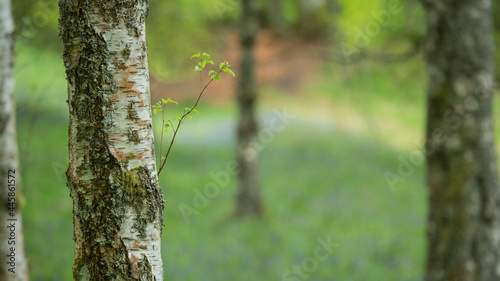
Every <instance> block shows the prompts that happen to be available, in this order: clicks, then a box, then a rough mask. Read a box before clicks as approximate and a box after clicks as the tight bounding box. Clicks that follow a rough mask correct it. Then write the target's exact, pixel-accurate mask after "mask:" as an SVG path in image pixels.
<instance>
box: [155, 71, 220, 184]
mask: <svg viewBox="0 0 500 281" xmlns="http://www.w3.org/2000/svg"><path fill="white" fill-rule="evenodd" d="M223 70H224V68H222V69H220V70H219V72H217V73H218V74H220V73H221V72H222V71H223ZM212 81H214V79H213V78H211V79H210V81H208V83H207V84H206V85H205V87H203V89H201V92H200V94H199V95H198V98H197V99H196V102H195V104H194V105H193V106H192V107H191V108H190V109H189V110H188V111H187V112H186V113H184V114H183V115H182V116H181V118H180V119H179V121H178V123H177V127H176V128H175V130H174V136H173V137H172V140H171V141H170V145H169V146H168V150H167V153H166V154H165V158H163V162H162V163H161V166H160V169H159V170H158V175H160V173H161V171H162V170H163V166H165V163H166V162H167V158H168V155H169V154H170V150H171V149H172V146H173V145H174V141H175V137H176V136H177V132H178V131H179V127H180V126H181V124H182V122H184V119H186V117H188V116H189V114H190V113H191V112H193V110H194V109H195V107H196V106H197V105H198V102H199V101H200V99H201V96H202V95H203V93H204V92H205V90H206V89H207V87H208V86H209V85H210V84H211V83H212ZM200 88H201V87H200ZM162 137H163V134H162ZM160 155H161V154H160ZM160 159H161V158H160ZM160 161H161V160H160Z"/></svg>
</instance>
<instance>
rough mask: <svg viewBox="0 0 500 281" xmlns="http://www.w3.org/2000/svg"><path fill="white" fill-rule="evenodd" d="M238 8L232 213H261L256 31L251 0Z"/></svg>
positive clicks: (249, 214)
mask: <svg viewBox="0 0 500 281" xmlns="http://www.w3.org/2000/svg"><path fill="white" fill-rule="evenodd" d="M241 3H242V5H241V7H242V10H241V28H240V37H241V49H242V61H241V69H240V75H239V77H240V81H239V84H238V104H239V108H240V120H239V124H238V149H237V161H238V165H239V172H238V177H239V192H238V196H237V205H236V215H237V216H242V217H245V216H250V217H251V216H254V217H259V216H261V215H262V203H261V198H260V187H259V181H258V176H257V154H258V151H257V147H256V145H255V142H256V141H257V130H258V124H257V119H256V117H255V103H256V100H257V86H256V84H255V78H254V57H253V46H254V41H255V37H256V35H257V32H258V22H257V18H256V15H255V6H254V5H255V1H252V0H242V2H241Z"/></svg>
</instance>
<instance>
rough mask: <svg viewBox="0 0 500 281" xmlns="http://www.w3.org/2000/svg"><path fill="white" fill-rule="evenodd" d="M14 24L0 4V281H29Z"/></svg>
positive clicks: (4, 1) (2, 0) (6, 1)
mask: <svg viewBox="0 0 500 281" xmlns="http://www.w3.org/2000/svg"><path fill="white" fill-rule="evenodd" d="M13 94H14V22H13V20H12V14H11V2H10V0H0V182H1V187H2V188H1V189H0V201H1V202H2V209H1V211H0V221H1V223H2V230H1V231H0V241H1V242H0V243H1V245H0V255H1V257H2V258H1V259H0V261H1V262H0V280H6V281H7V280H8V281H25V280H29V274H28V264H27V263H28V262H27V259H26V256H25V252H24V237H23V228H22V226H23V221H22V216H21V209H22V204H21V193H20V190H19V187H20V186H19V152H18V148H17V140H16V106H15V104H14V97H13Z"/></svg>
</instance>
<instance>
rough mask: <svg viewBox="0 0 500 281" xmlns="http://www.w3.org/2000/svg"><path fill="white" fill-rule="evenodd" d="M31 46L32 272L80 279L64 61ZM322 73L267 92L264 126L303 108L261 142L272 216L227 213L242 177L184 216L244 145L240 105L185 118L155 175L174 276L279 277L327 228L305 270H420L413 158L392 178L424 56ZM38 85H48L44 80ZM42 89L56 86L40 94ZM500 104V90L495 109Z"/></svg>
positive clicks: (25, 130) (410, 126)
mask: <svg viewBox="0 0 500 281" xmlns="http://www.w3.org/2000/svg"><path fill="white" fill-rule="evenodd" d="M30 51H33V50H26V49H24V50H21V52H20V57H21V58H20V59H18V61H28V60H29V59H38V60H39V61H38V62H37V63H36V64H34V65H33V66H34V67H35V69H31V67H30V66H27V68H25V69H24V70H23V71H24V73H26V74H27V75H28V74H29V75H31V76H28V77H32V78H30V79H31V80H30V81H26V83H24V85H20V84H23V83H21V80H20V79H18V82H17V85H18V88H17V92H16V95H17V97H18V116H19V117H18V140H19V144H20V149H21V169H20V170H21V175H22V184H23V188H24V193H25V197H26V201H27V204H26V208H25V209H24V216H25V221H24V222H25V231H26V233H25V239H26V242H25V243H26V251H27V255H28V258H29V259H30V264H31V276H32V280H34V281H41V280H51V281H57V280H71V266H72V262H73V241H72V202H71V199H70V197H69V191H68V189H67V187H66V186H65V177H64V169H65V167H66V165H67V116H66V115H67V112H66V109H65V102H64V100H65V99H66V97H65V85H64V76H63V75H64V74H63V73H64V72H63V69H62V66H61V65H59V67H60V71H61V72H52V71H41V72H37V71H39V70H36V69H38V68H37V67H39V66H38V64H39V63H42V62H43V63H45V64H46V65H48V66H54V67H57V65H58V64H59V61H60V59H58V57H59V55H57V54H47V57H44V56H35V55H33V56H31V55H28V54H27V52H30ZM23 56H27V57H23ZM349 71H351V72H349ZM325 73H328V74H329V75H331V79H326V77H322V76H318V77H317V78H313V79H312V80H311V82H310V83H309V84H307V85H305V86H304V89H303V91H304V92H307V93H308V95H307V96H306V95H297V96H290V95H287V94H285V93H281V94H280V93H277V92H278V91H277V90H275V89H264V92H263V95H262V97H263V101H262V104H263V105H262V106H261V108H260V110H259V116H260V118H261V119H262V120H263V124H265V123H266V120H269V118H272V109H274V108H276V109H279V110H281V109H282V108H283V106H286V107H287V108H288V111H289V112H290V113H293V114H296V115H297V116H298V117H297V118H296V119H294V120H292V121H291V123H290V124H289V125H288V126H287V127H286V128H285V129H284V130H283V131H282V132H279V133H276V134H275V135H274V137H273V139H272V141H270V142H269V143H268V144H266V145H265V146H263V149H262V151H261V153H260V167H259V176H260V182H261V184H262V193H263V199H264V201H265V206H266V219H265V220H264V221H256V220H241V221H239V220H233V219H230V216H231V214H232V211H233V210H234V201H235V200H234V198H235V193H236V188H237V181H236V179H235V178H234V176H233V177H232V178H231V181H230V183H229V184H228V186H227V187H225V188H221V189H220V192H219V194H218V195H217V196H215V197H214V198H212V199H210V200H209V204H208V205H207V206H206V207H205V208H203V209H201V210H200V213H199V215H196V216H193V217H191V221H190V223H189V224H187V223H186V222H185V220H184V218H183V216H182V214H181V212H180V211H179V208H178V206H179V204H189V205H192V200H193V197H194V195H195V193H194V191H195V190H203V188H204V187H205V186H206V185H207V184H210V183H211V182H213V179H212V178H211V177H210V172H215V173H217V172H219V171H222V170H224V169H225V167H226V165H227V163H229V162H230V161H232V159H233V158H234V156H235V155H234V153H235V148H234V143H235V140H234V139H235V138H234V133H233V132H234V130H233V129H234V126H235V121H234V117H235V116H236V110H235V108H234V107H231V106H212V105H205V104H203V105H202V106H201V107H200V108H199V110H200V115H199V116H195V118H193V120H188V121H187V122H186V125H185V127H183V128H182V129H181V132H180V135H179V142H178V143H177V144H176V145H175V147H174V150H173V152H172V154H171V156H170V157H171V158H170V159H169V162H168V163H167V166H166V167H165V170H164V172H162V175H161V177H160V180H161V185H162V188H163V191H164V196H165V200H166V204H165V214H164V216H165V228H164V231H163V238H162V239H163V243H162V255H163V262H164V268H165V276H166V280H178V281H190V280H282V279H281V278H282V275H283V274H284V273H285V272H286V271H287V270H291V269H292V266H294V265H298V266H300V265H302V264H303V262H304V261H305V260H307V259H308V258H309V257H311V256H313V255H314V251H315V249H316V247H318V246H319V243H318V241H317V239H327V237H330V238H331V240H333V241H334V242H335V243H336V244H337V245H338V247H336V249H335V250H334V252H333V253H332V254H331V255H330V256H329V257H328V258H327V259H326V260H325V261H323V262H320V263H318V266H317V269H315V270H314V271H313V272H310V273H308V278H307V280H341V281H344V280H345V281H358V280H359V281H365V280H398V281H416V280H422V276H423V267H424V255H425V236H424V227H425V216H426V215H425V214H426V188H425V185H424V179H423V178H424V176H423V166H422V165H416V166H415V171H414V172H413V173H412V174H411V175H409V176H408V177H406V178H405V180H404V182H401V183H398V184H397V185H396V186H395V187H394V188H391V187H390V186H389V184H388V183H387V181H386V179H385V177H384V173H385V172H388V171H389V172H396V171H397V169H398V167H399V165H400V164H401V163H400V160H399V157H405V158H408V155H409V154H410V153H411V152H412V151H413V150H414V149H416V148H418V145H419V143H420V142H421V140H422V136H423V126H424V120H423V118H424V112H425V111H424V99H425V94H424V93H425V81H424V80H425V79H423V77H424V75H423V71H422V68H421V65H419V64H418V63H415V62H414V63H413V64H410V65H397V66H390V67H387V68H384V69H383V70H381V69H380V68H377V69H375V68H374V66H369V67H367V68H366V69H363V68H360V69H350V70H346V69H342V68H340V69H339V68H337V67H334V66H331V67H327V68H326V69H325ZM35 74H36V75H35ZM50 79H52V81H54V84H51V83H50V82H49V81H50ZM61 81H62V82H61ZM38 83H40V85H45V86H43V87H42V86H41V87H42V88H37V85H38ZM44 83H45V84H44ZM30 87H31V88H30ZM45 88H48V89H51V90H50V91H47V92H44V91H41V90H43V89H45ZM37 89H39V90H40V89H41V90H40V92H43V93H44V96H43V97H44V98H43V99H41V101H42V104H41V105H39V104H36V103H26V102H24V101H23V97H25V96H27V95H29V93H30V91H36V90H37ZM499 105H500V103H499V101H498V99H497V102H496V105H495V106H496V109H497V114H498V112H499V109H500V106H499ZM182 107H183V106H180V107H179V108H182ZM497 116H498V115H497ZM497 120H498V118H497ZM159 122H160V121H159V120H158V119H156V120H155V124H156V125H157V124H159ZM497 128H498V124H497ZM498 131H499V130H497V133H498ZM497 135H498V134H497ZM157 139H158V138H157ZM499 139H500V138H499ZM413 141H415V142H413ZM157 151H159V150H158V149H157ZM290 277H291V276H290ZM291 280H293V279H291Z"/></svg>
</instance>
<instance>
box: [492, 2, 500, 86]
mask: <svg viewBox="0 0 500 281" xmlns="http://www.w3.org/2000/svg"><path fill="white" fill-rule="evenodd" d="M493 15H496V16H494V17H493V24H494V27H495V46H497V48H496V56H495V69H496V82H497V84H498V83H500V48H499V47H498V46H500V16H499V15H500V0H494V1H493Z"/></svg>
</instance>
